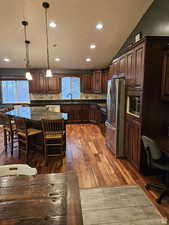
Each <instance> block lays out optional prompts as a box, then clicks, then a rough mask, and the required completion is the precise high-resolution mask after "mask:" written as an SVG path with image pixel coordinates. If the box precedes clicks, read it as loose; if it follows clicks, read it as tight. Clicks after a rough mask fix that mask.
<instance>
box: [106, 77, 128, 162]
mask: <svg viewBox="0 0 169 225" xmlns="http://www.w3.org/2000/svg"><path fill="white" fill-rule="evenodd" d="M124 115H125V79H124V76H123V75H114V76H113V77H112V79H111V80H109V81H108V88H107V120H106V122H105V125H106V145H107V146H108V148H109V149H110V150H111V151H112V152H113V154H114V155H115V157H116V158H118V157H119V158H120V157H124Z"/></svg>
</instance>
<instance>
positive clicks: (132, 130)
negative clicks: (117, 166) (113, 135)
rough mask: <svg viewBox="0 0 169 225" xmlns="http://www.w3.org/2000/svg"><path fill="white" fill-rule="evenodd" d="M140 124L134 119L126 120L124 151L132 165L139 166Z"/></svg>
mask: <svg viewBox="0 0 169 225" xmlns="http://www.w3.org/2000/svg"><path fill="white" fill-rule="evenodd" d="M140 145H141V125H140V122H138V121H136V120H135V119H131V118H130V119H127V120H126V134H125V153H126V156H127V158H128V159H129V161H130V162H131V163H132V165H133V166H134V167H135V168H137V169H138V170H139V168H140Z"/></svg>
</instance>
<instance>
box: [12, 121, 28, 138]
mask: <svg viewBox="0 0 169 225" xmlns="http://www.w3.org/2000/svg"><path fill="white" fill-rule="evenodd" d="M15 124H16V131H17V132H24V133H25V135H26V136H27V133H28V131H27V123H26V119H25V118H19V117H15Z"/></svg>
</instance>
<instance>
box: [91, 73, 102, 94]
mask: <svg viewBox="0 0 169 225" xmlns="http://www.w3.org/2000/svg"><path fill="white" fill-rule="evenodd" d="M93 93H98V94H99V93H102V71H100V70H99V71H95V72H93Z"/></svg>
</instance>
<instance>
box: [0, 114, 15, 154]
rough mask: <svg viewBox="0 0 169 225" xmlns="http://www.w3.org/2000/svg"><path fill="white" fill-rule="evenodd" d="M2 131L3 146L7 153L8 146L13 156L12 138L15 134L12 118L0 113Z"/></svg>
mask: <svg viewBox="0 0 169 225" xmlns="http://www.w3.org/2000/svg"><path fill="white" fill-rule="evenodd" d="M0 117H1V120H2V123H3V129H4V146H5V152H6V153H7V148H8V144H10V146H11V154H12V155H13V146H14V137H15V134H16V126H15V123H14V121H13V120H12V118H11V117H10V116H8V115H6V114H4V113H0Z"/></svg>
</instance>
